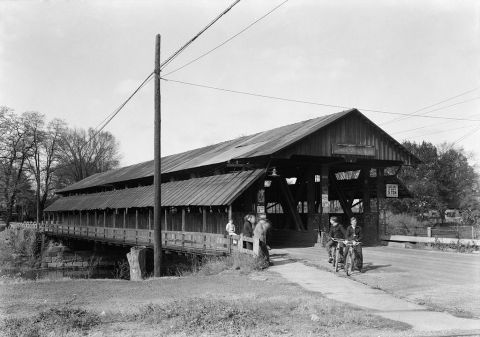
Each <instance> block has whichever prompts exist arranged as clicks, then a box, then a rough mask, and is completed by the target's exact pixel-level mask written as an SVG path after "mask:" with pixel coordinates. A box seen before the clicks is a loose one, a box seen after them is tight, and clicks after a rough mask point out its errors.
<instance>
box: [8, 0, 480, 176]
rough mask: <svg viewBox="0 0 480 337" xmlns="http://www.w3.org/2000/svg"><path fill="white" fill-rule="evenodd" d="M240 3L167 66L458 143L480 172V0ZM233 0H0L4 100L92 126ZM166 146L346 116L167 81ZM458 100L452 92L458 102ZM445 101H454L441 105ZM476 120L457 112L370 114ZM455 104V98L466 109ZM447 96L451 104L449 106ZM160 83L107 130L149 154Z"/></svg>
mask: <svg viewBox="0 0 480 337" xmlns="http://www.w3.org/2000/svg"><path fill="white" fill-rule="evenodd" d="M283 1H284V0H263V1H258V0H241V1H240V2H239V3H238V4H237V5H236V6H235V7H234V8H233V9H232V10H231V11H230V12H229V13H228V14H226V15H225V16H224V17H222V18H221V19H220V20H219V21H218V22H217V23H216V24H214V25H213V26H212V27H211V28H210V29H209V30H207V31H206V32H205V33H204V34H203V35H202V36H201V37H200V38H199V39H197V40H196V41H195V42H194V43H193V44H192V45H191V46H190V47H188V48H187V49H186V50H185V51H184V52H183V53H182V54H180V55H179V56H178V57H177V58H175V60H174V61H173V62H171V63H170V64H169V66H168V67H165V68H164V69H163V70H162V76H164V77H165V78H168V79H172V80H178V81H184V82H190V83H196V84H201V85H207V86H214V87H220V88H225V89H232V90H238V91H247V92H253V93H257V94H262V95H270V96H278V97H283V98H289V99H294V100H303V101H312V102H317V103H322V104H330V105H336V106H345V107H355V108H358V109H359V110H360V111H362V112H363V113H364V114H365V115H366V116H367V117H368V118H370V119H371V120H372V121H373V122H374V123H376V124H377V125H379V126H380V127H381V128H383V129H384V130H385V131H386V132H388V133H389V134H391V135H392V136H393V137H394V138H395V139H397V140H398V141H403V140H410V141H417V142H420V141H422V140H425V141H429V142H432V143H434V144H441V143H443V142H450V143H451V142H456V141H457V140H458V142H457V143H455V146H461V147H463V148H464V149H465V150H466V151H467V152H468V153H469V154H471V155H472V159H471V162H472V164H475V165H477V166H478V167H477V169H479V168H480V147H479V146H478V145H479V143H480V142H479V140H480V131H478V132H476V133H473V132H475V131H477V130H479V129H480V2H479V1H475V0H464V1H456V0H431V1H429V0H416V1H414V0H408V1H407V0H404V1H397V0H383V1H373V0H372V1H370V0H338V1H333V0H289V1H287V2H286V3H284V4H283V5H281V6H280V7H279V8H278V9H276V10H275V11H274V12H272V13H271V14H270V15H268V16H267V17H265V18H264V19H262V20H260V21H259V22H258V23H256V24H255V25H253V26H251V27H250V28H249V29H248V30H246V31H245V32H243V33H242V34H240V35H239V36H237V37H236V38H234V39H232V40H231V41H230V42H228V43H226V44H225V45H223V46H222V47H220V48H218V49H217V50H215V51H213V52H211V53H210V54H209V55H207V56H205V57H203V58H201V59H199V60H198V61H196V62H193V63H192V64H190V65H189V66H186V67H185V68H183V69H181V70H178V71H176V72H175V73H172V74H169V75H168V72H170V71H173V70H175V69H177V68H178V67H180V66H182V65H184V64H185V63H187V62H189V61H190V60H192V59H194V58H196V57H198V56H199V55H201V54H203V53H205V52H207V51H209V50H210V49H212V48H214V47H216V46H218V45H219V44H220V43H222V42H223V41H225V40H226V39H228V38H230V37H231V36H232V35H234V34H236V33H238V32H239V31H241V30H242V29H243V28H244V27H246V26H248V25H249V24H250V23H252V22H253V21H255V20H257V19H258V18H260V17H262V16H263V15H265V14H266V13H267V12H269V11H270V10H271V9H272V8H274V7H276V6H277V5H279V4H281V3H282V2H283ZM232 2H233V0H208V1H207V0H196V1H186V0H170V1H164V0H161V1H158V0H157V1H141V0H137V1H101V0H100V1H93V0H91V1H86V0H84V1H80V0H79V1H60V0H57V1H55V0H50V1H29V0H25V1H5V0H3V1H2V0H0V105H2V106H8V107H10V108H12V109H14V110H15V111H16V112H18V113H21V112H24V111H38V112H41V113H43V114H45V115H46V117H47V119H48V120H50V119H53V118H61V119H64V120H65V121H66V122H67V123H68V124H69V125H70V126H72V127H79V128H80V127H81V128H88V127H96V126H98V125H99V123H101V121H102V120H104V118H105V117H106V116H107V115H109V114H110V113H112V112H113V111H114V110H115V109H116V108H117V107H118V106H119V105H120V104H121V103H122V102H123V101H124V100H125V99H126V98H127V97H128V96H129V95H130V93H131V92H133V90H135V88H136V87H137V86H138V85H139V84H140V82H141V81H142V80H143V79H144V78H145V77H146V76H147V75H148V74H150V73H151V72H152V70H153V67H154V51H155V50H154V44H155V35H156V34H161V36H162V45H161V58H162V60H163V59H166V58H167V57H168V56H170V55H171V54H172V53H173V52H175V51H176V50H177V49H178V48H179V47H181V46H182V45H183V44H184V43H185V42H186V41H187V40H189V39H190V38H191V37H193V36H194V35H195V34H196V33H197V32H198V31H200V30H201V29H202V28H203V27H204V26H205V25H206V24H207V23H209V22H210V21H211V20H212V19H213V18H214V17H216V16H217V15H218V14H219V13H220V12H221V11H223V10H224V9H225V8H226V7H228V6H229V5H230V4H231V3H232ZM161 92H162V154H163V155H168V154H174V153H178V152H183V151H186V150H190V149H193V148H197V147H201V146H206V145H210V144H214V143H217V142H221V141H225V140H229V139H233V138H236V137H238V136H242V135H248V134H252V133H255V132H259V131H263V130H268V129H272V128H275V127H278V126H282V125H286V124H290V123H295V122H298V121H302V120H306V119H310V118H315V117H319V116H323V115H326V114H330V113H334V112H338V111H341V110H343V109H341V108H335V107H324V106H319V105H311V104H300V103H293V102H286V101H280V100H272V99H267V98H260V97H252V96H246V95H240V94H234V93H228V92H221V91H216V90H211V89H206V88H201V87H194V86H187V85H184V84H180V83H175V82H172V81H170V82H168V81H162V84H161ZM454 96H458V97H455V98H453V99H451V100H447V99H449V98H452V97H454ZM445 100H447V101H445ZM442 101H445V102H443V103H441V104H438V105H435V106H433V107H432V108H430V109H426V110H422V111H421V112H420V113H425V112H428V111H431V110H433V109H437V108H441V109H440V110H437V111H432V112H430V113H428V114H427V115H426V116H437V117H449V118H466V119H477V121H461V120H447V119H434V118H421V117H409V118H404V119H399V116H398V115H393V114H388V113H380V112H369V111H365V110H362V109H366V110H381V111H385V112H395V113H406V114H412V113H413V112H415V111H417V110H419V109H422V108H425V107H428V106H430V105H433V104H436V103H439V102H442ZM457 103H458V104H457ZM450 105H451V106H450ZM153 117H154V98H153V81H150V82H149V83H148V84H147V85H146V86H145V87H144V88H142V89H141V90H140V92H139V93H138V94H137V95H135V97H134V98H133V99H132V100H131V101H130V102H129V103H128V104H127V106H126V107H125V108H124V109H123V110H122V111H120V113H119V114H118V115H117V116H116V117H115V118H114V119H113V120H112V122H111V123H110V124H108V125H107V126H106V128H105V130H108V131H109V132H111V133H113V134H114V135H115V137H116V138H117V139H118V140H119V142H120V149H121V155H122V160H121V164H122V166H124V165H131V164H135V163H138V162H141V161H146V160H151V159H153Z"/></svg>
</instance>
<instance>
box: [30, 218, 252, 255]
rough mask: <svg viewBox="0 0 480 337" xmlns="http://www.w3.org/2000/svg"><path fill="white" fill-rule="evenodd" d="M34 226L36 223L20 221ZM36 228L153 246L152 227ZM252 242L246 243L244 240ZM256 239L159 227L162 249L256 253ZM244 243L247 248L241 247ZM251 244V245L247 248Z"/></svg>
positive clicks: (50, 231) (51, 226) (194, 252)
mask: <svg viewBox="0 0 480 337" xmlns="http://www.w3.org/2000/svg"><path fill="white" fill-rule="evenodd" d="M22 227H27V228H28V227H31V228H34V229H36V224H28V225H25V224H24V225H23V226H22ZM39 230H40V231H42V232H44V233H46V234H49V235H52V236H57V237H70V238H77V239H84V240H92V241H98V242H106V243H112V244H119V245H129V246H146V247H152V248H153V240H154V239H153V230H148V229H131V228H111V227H93V226H75V225H64V224H51V223H42V224H40V225H39ZM246 241H248V242H251V243H252V245H245V244H244V242H246ZM255 241H258V240H256V239H252V238H241V237H231V236H227V235H223V234H214V233H202V232H179V231H162V249H164V250H173V251H181V252H186V253H193V254H202V255H228V254H231V253H232V251H239V252H242V253H247V254H255V253H254V251H256V249H252V246H255V248H257V247H258V242H255ZM244 246H245V247H247V248H246V249H245V248H244ZM248 247H250V248H248Z"/></svg>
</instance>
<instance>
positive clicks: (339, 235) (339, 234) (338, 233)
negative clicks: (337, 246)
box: [328, 224, 346, 239]
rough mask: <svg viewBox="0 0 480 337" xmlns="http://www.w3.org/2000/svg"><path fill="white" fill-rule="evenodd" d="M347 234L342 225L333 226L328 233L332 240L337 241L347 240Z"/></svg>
mask: <svg viewBox="0 0 480 337" xmlns="http://www.w3.org/2000/svg"><path fill="white" fill-rule="evenodd" d="M345 234H346V232H345V228H343V226H342V225H341V224H338V225H336V226H331V227H330V230H329V231H328V235H330V237H331V238H335V239H345Z"/></svg>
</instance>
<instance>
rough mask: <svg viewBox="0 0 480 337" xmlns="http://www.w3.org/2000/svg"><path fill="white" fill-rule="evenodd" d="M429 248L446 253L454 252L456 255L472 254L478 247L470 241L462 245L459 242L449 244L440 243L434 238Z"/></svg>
mask: <svg viewBox="0 0 480 337" xmlns="http://www.w3.org/2000/svg"><path fill="white" fill-rule="evenodd" d="M431 247H432V248H433V249H436V250H441V251H446V250H454V251H456V252H457V253H472V252H475V251H478V250H479V249H480V247H479V246H478V245H477V244H476V243H475V242H474V241H473V240H472V242H471V243H470V242H469V243H467V244H464V243H461V242H460V240H457V241H452V242H450V243H442V242H440V240H439V239H438V238H435V242H434V243H432V245H431Z"/></svg>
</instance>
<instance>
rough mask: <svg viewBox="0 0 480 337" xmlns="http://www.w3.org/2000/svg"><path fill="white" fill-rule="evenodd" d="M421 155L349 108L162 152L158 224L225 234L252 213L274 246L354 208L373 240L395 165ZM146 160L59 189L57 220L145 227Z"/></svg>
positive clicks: (310, 236)
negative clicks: (268, 226)
mask: <svg viewBox="0 0 480 337" xmlns="http://www.w3.org/2000/svg"><path fill="white" fill-rule="evenodd" d="M417 163H419V160H418V159H417V158H416V157H415V156H413V155H412V154H411V153H410V152H408V151H407V150H406V149H405V148H404V147H403V146H402V145H401V144H400V143H398V142H397V141H396V140H395V139H393V138H392V137H391V136H389V135H388V134H387V133H385V132H384V131H383V130H382V129H381V128H379V127H378V126H377V125H375V124H374V123H373V122H372V121H370V120H369V119H368V118H367V117H366V116H365V115H363V114H362V113H361V112H360V111H358V110H357V109H351V110H347V111H342V112H339V113H335V114H331V115H327V116H322V117H318V118H314V119H310V120H306V121H303V122H299V123H295V124H291V125H286V126H283V127H279V128H276V129H272V130H268V131H264V132H260V133H257V134H254V135H250V136H244V137H240V138H236V139H233V140H229V141H226V142H222V143H219V144H214V145H210V146H206V147H202V148H199V149H195V150H191V151H187V152H183V153H179V154H175V155H171V156H167V157H164V158H162V163H161V170H162V214H163V216H162V230H166V231H177V232H202V233H218V234H225V224H226V223H227V221H228V219H229V218H232V219H233V220H234V223H235V225H236V229H237V233H239V232H240V231H241V227H242V223H243V216H244V215H245V214H247V213H254V214H256V215H257V217H267V218H268V219H269V220H271V222H272V224H273V230H272V231H271V234H270V237H269V240H270V242H271V243H273V244H277V245H288V244H294V243H295V244H305V245H310V244H312V245H313V244H314V243H315V242H317V239H318V237H319V235H318V234H319V232H322V231H326V230H328V226H329V221H328V219H329V216H330V215H332V214H336V215H341V216H343V217H344V223H346V219H347V217H348V216H351V215H353V214H354V213H355V215H357V217H358V218H359V222H360V224H361V225H362V226H363V228H364V232H365V234H366V237H367V241H368V243H375V242H376V241H377V240H378V237H379V234H380V233H379V231H380V227H379V210H380V209H381V207H382V200H383V199H384V198H385V197H387V196H388V197H408V196H409V192H408V190H407V189H406V187H405V186H404V185H403V184H402V183H401V182H400V181H399V180H398V178H397V173H398V172H399V170H400V168H401V166H402V165H414V164H417ZM153 172H154V163H153V161H148V162H144V163H140V164H136V165H131V166H127V167H123V168H120V169H115V170H111V171H107V172H103V173H98V174H95V175H92V176H90V177H88V178H86V179H84V180H82V181H79V182H77V183H74V184H72V185H70V186H68V187H66V188H64V189H62V190H59V191H57V193H58V194H59V195H60V196H61V197H60V198H59V199H58V200H56V201H55V202H54V203H53V204H52V205H50V206H49V207H48V208H47V209H46V210H45V212H46V217H47V219H48V220H49V221H50V222H53V223H55V224H68V225H74V226H80V227H82V228H84V227H85V228H87V229H88V228H91V227H96V228H98V227H100V228H129V229H138V230H152V229H153V223H152V220H153V204H154V198H153Z"/></svg>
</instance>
